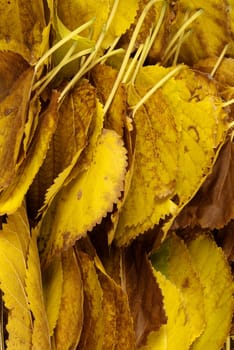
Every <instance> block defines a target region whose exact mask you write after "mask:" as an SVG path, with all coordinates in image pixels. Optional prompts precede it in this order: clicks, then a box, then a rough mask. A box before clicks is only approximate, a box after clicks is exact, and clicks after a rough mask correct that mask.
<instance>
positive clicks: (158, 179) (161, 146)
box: [115, 66, 227, 245]
mask: <svg viewBox="0 0 234 350" xmlns="http://www.w3.org/2000/svg"><path fill="white" fill-rule="evenodd" d="M170 70H171V68H169V69H165V68H163V67H159V66H147V67H143V68H142V69H141V71H140V72H139V74H138V76H137V80H136V83H135V87H131V88H129V103H130V105H133V106H135V105H136V103H137V102H138V101H139V100H140V99H141V98H143V97H144V96H145V95H146V93H147V92H148V91H149V90H150V89H151V88H152V87H153V86H155V84H156V83H157V82H159V81H160V80H161V79H162V78H163V77H165V74H166V72H168V71H170ZM204 114H205V115H206V118H204V117H203V116H204ZM226 117H227V115H226V114H225V112H224V111H223V110H222V103H221V99H219V98H218V97H217V90H216V88H215V85H214V84H212V82H211V81H209V80H208V79H207V78H206V77H203V76H201V75H200V74H198V73H195V72H194V71H192V70H190V69H188V68H184V69H183V70H182V72H181V73H180V74H179V75H178V76H177V77H176V78H171V79H170V80H169V81H168V82H167V83H165V84H164V85H163V86H162V87H161V88H160V89H158V90H157V91H156V92H155V93H154V94H153V95H152V96H151V97H150V98H149V99H148V100H147V101H146V102H145V103H144V104H143V105H142V106H141V107H140V108H139V109H138V110H136V112H135V114H134V121H135V124H136V149H135V159H134V165H133V175H132V179H131V184H130V189H129V191H128V193H127V195H126V199H125V202H124V205H123V206H122V208H121V211H120V219H119V223H118V227H117V231H116V233H115V240H116V242H117V244H118V245H126V244H129V242H130V241H131V240H132V239H133V238H135V237H136V236H137V235H139V234H141V233H143V232H144V231H146V230H149V229H151V228H153V226H154V225H155V224H158V223H159V221H160V219H164V218H165V216H166V215H172V218H174V217H175V216H176V215H177V213H178V212H179V211H180V210H181V209H182V207H183V206H184V205H185V204H186V203H187V202H188V201H189V200H190V199H191V198H192V197H193V196H194V194H195V193H196V191H197V190H198V188H199V187H200V186H201V183H202V182H203V181H204V179H205V177H206V176H207V175H208V173H209V171H210V169H211V168H212V165H213V160H214V157H215V149H217V148H218V146H219V145H220V144H221V143H222V142H223V140H224V137H225V130H226V128H227V124H226V121H225V118H226ZM175 145H176V146H175ZM171 223H172V221H171V222H169V224H168V227H169V226H170V225H171Z"/></svg>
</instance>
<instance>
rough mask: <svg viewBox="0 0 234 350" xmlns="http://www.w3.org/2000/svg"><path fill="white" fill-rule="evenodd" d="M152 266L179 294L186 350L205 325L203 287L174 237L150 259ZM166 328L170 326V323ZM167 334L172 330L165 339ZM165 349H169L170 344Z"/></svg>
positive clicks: (183, 248)
mask: <svg viewBox="0 0 234 350" xmlns="http://www.w3.org/2000/svg"><path fill="white" fill-rule="evenodd" d="M152 263H153V266H154V268H155V269H156V270H158V271H160V272H161V273H162V274H163V275H164V276H165V277H166V278H167V279H168V280H169V281H171V282H172V283H173V284H174V285H175V287H176V288H178V290H179V291H180V295H181V296H180V299H181V301H182V303H183V305H184V307H185V314H186V320H185V321H184V324H183V328H182V333H181V336H180V337H181V338H183V340H182V341H183V342H184V343H183V345H182V344H181V346H183V349H189V348H190V345H191V344H192V343H193V342H194V340H195V339H196V338H198V337H199V336H200V335H201V333H202V332H203V329H204V327H205V324H206V318H205V312H204V300H203V298H204V296H203V291H202V285H201V282H200V279H199V275H198V274H197V271H196V270H195V268H194V266H193V264H192V260H191V257H190V254H189V252H188V250H187V248H186V246H185V244H184V243H183V242H182V240H180V239H179V238H178V237H176V236H175V235H173V236H171V237H170V238H168V239H167V240H166V241H165V242H164V243H163V244H162V246H161V247H160V249H159V250H158V251H157V253H156V254H155V255H153V256H152ZM171 326H173V324H171ZM168 327H170V326H169V324H168ZM177 330H178V329H177ZM178 331H179V330H178ZM170 332H171V330H170V329H168V332H167V333H168V340H169V338H170ZM169 342H170V340H169ZM168 346H169V348H172V343H171V345H168ZM174 349H176V346H175V347H174ZM178 349H179V346H178Z"/></svg>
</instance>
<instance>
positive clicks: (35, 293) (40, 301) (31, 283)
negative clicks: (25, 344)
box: [16, 231, 50, 350]
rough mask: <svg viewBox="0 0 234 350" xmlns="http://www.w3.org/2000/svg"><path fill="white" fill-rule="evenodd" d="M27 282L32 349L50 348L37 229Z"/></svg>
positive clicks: (28, 263)
mask: <svg viewBox="0 0 234 350" xmlns="http://www.w3.org/2000/svg"><path fill="white" fill-rule="evenodd" d="M25 283H26V288H25V291H26V293H27V298H28V303H29V307H30V311H31V314H32V320H33V321H32V322H33V330H32V349H35V350H40V349H50V330H49V324H48V319H47V314H46V310H45V304H44V297H43V290H42V281H41V269H40V260H39V255H38V249H37V237H36V231H33V233H32V238H31V240H30V244H29V251H28V256H27V270H26V279H25ZM16 348H18V347H16Z"/></svg>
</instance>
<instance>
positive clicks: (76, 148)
mask: <svg viewBox="0 0 234 350" xmlns="http://www.w3.org/2000/svg"><path fill="white" fill-rule="evenodd" d="M95 113H96V94H95V90H94V88H93V87H92V86H91V85H90V84H89V83H88V82H86V81H84V82H83V83H81V84H80V85H79V87H77V88H75V89H74V90H72V92H71V93H70V94H69V95H68V96H67V97H66V98H65V100H64V101H63V103H62V105H61V107H60V109H59V111H58V114H59V118H58V124H57V127H56V130H55V133H54V134H53V137H52V139H51V142H50V147H49V150H48V152H47V155H46V159H45V160H44V162H43V164H42V166H41V168H40V170H39V172H38V174H37V176H36V178H35V180H34V183H33V184H32V186H31V187H30V191H29V194H28V196H27V198H28V201H29V202H30V208H31V207H33V208H34V214H36V213H37V210H38V209H40V208H41V207H42V205H43V204H44V205H43V209H45V208H46V207H47V206H49V204H50V203H51V201H52V199H53V198H54V197H55V195H56V193H58V191H59V190H60V189H61V187H62V185H63V183H64V182H65V180H66V179H67V178H68V176H69V174H70V173H71V171H72V169H73V168H74V166H75V164H76V163H77V161H78V159H79V157H80V155H81V152H82V151H83V149H84V147H85V146H86V144H87V143H88V132H89V129H90V124H91V122H92V119H93V117H94V115H95Z"/></svg>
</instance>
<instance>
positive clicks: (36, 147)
mask: <svg viewBox="0 0 234 350" xmlns="http://www.w3.org/2000/svg"><path fill="white" fill-rule="evenodd" d="M57 96H58V95H57V93H54V94H53V95H52V97H51V103H50V105H49V107H48V109H47V110H46V111H45V112H44V113H43V114H42V115H41V116H40V122H39V125H38V129H37V134H36V137H34V142H33V144H32V145H31V147H30V150H29V152H28V154H27V157H26V159H25V161H24V162H23V164H22V165H21V167H20V168H19V170H18V173H17V176H16V177H15V179H14V181H13V182H12V183H11V184H10V186H9V187H8V188H7V189H6V190H5V191H3V192H2V193H1V195H0V214H1V215H3V214H5V213H12V212H14V211H15V210H16V209H17V208H19V207H20V205H21V203H22V201H23V198H24V196H25V194H26V192H27V190H28V188H29V186H30V185H31V183H32V181H33V178H34V177H35V175H36V173H37V172H38V170H39V168H40V166H41V165H42V162H43V160H44V158H45V155H46V152H47V149H48V147H49V143H50V140H51V137H52V135H53V133H54V131H55V128H56V123H57V118H58V114H57Z"/></svg>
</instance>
